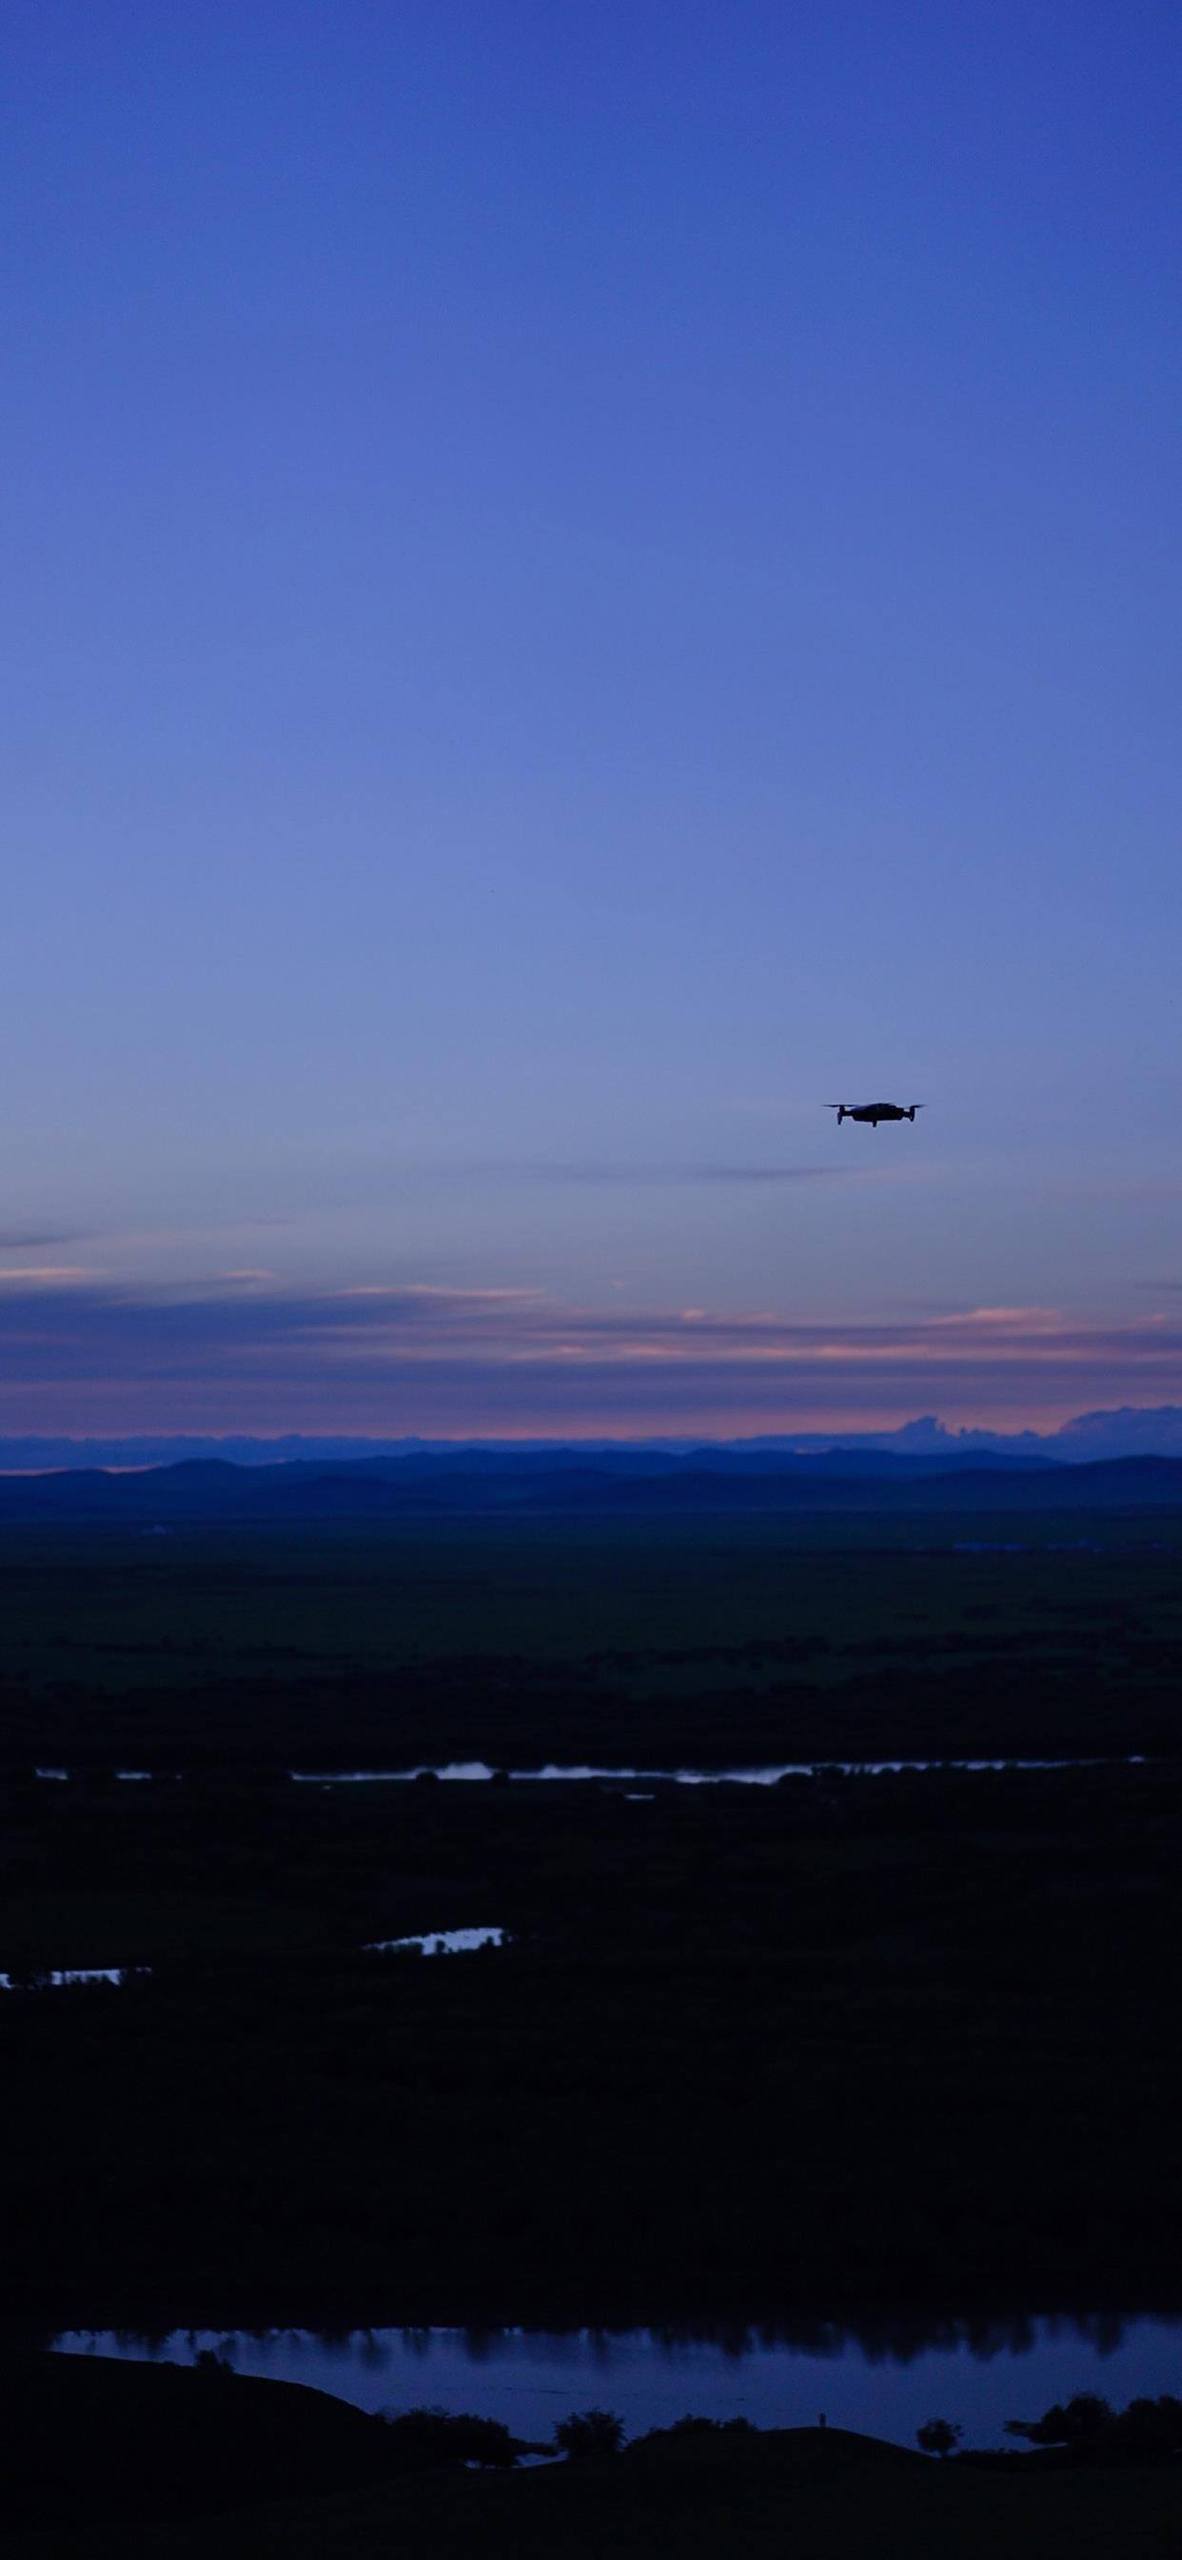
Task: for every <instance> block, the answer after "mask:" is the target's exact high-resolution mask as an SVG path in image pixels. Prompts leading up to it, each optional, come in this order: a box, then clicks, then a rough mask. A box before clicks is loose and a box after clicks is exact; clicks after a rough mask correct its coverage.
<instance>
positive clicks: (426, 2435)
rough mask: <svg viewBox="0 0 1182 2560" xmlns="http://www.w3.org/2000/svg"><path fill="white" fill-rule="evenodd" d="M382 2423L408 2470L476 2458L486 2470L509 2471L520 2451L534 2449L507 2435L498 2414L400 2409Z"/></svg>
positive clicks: (473, 2460) (507, 2430) (429, 2468)
mask: <svg viewBox="0 0 1182 2560" xmlns="http://www.w3.org/2000/svg"><path fill="white" fill-rule="evenodd" d="M386 2425H387V2429H388V2433H389V2442H390V2444H391V2446H392V2447H393V2449H394V2451H395V2452H396V2454H397V2456H398V2458H399V2461H400V2462H404V2463H405V2464H406V2466H407V2468H408V2469H409V2470H418V2469H419V2468H420V2467H421V2468H423V2469H425V2470H433V2469H434V2468H435V2466H436V2465H437V2464H439V2463H449V2462H479V2463H482V2464H483V2465H484V2467H485V2468H486V2469H487V2470H492V2471H510V2470H511V2469H512V2467H513V2465H514V2463H515V2462H516V2460H517V2457H518V2455H519V2454H520V2453H525V2452H528V2451H532V2450H535V2448H533V2447H530V2446H528V2445H526V2444H525V2443H524V2442H521V2441H519V2439H518V2438H517V2437H516V2436H513V2435H511V2434H510V2432H509V2429H508V2427H506V2426H503V2425H502V2423H501V2420H500V2419H499V2418H473V2417H467V2416H463V2415H460V2414H453V2413H452V2412H451V2411H450V2410H446V2409H404V2410H402V2411H401V2412H400V2413H399V2414H398V2415H397V2416H392V2417H388V2418H387V2420H386ZM536 2449H537V2450H540V2448H536Z"/></svg>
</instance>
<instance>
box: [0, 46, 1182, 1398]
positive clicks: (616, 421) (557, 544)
mask: <svg viewBox="0 0 1182 2560" xmlns="http://www.w3.org/2000/svg"><path fill="white" fill-rule="evenodd" d="M0 90H2V92H3V97H4V101H5V105H4V110H3V113H4V135H3V144H2V148H0V160H2V164H3V177H2V180H0V195H2V198H3V202H2V205H0V214H2V219H3V228H4V234H5V238H6V241H7V244H8V278H7V285H6V297H5V298H6V302H7V322H6V331H5V336H6V350H7V352H6V367H5V370H6V396H5V403H4V412H3V422H2V426H0V449H2V454H0V458H2V465H3V485H4V492H5V518H6V532H5V578H4V604H3V615H4V625H5V644H6V645H5V671H4V683H3V687H2V688H0V765H2V770H3V775H4V782H3V799H4V812H5V824H4V842H5V859H4V875H3V876H4V906H3V931H2V935H0V948H2V950H3V980H4V983H3V1004H2V1007H0V1049H2V1053H3V1094H4V1113H3V1121H2V1124H0V1169H2V1175H3V1187H2V1191H0V1430H2V1431H14V1430H35V1429H46V1430H53V1431H63V1430H78V1431H87V1430H102V1431H110V1430H149V1429H165V1428H168V1429H176V1428H185V1427H192V1428H196V1429H201V1430H210V1429H219V1428H223V1427H224V1428H226V1429H243V1428H249V1429H255V1430H268V1429H276V1430H282V1429H289V1428H294V1429H302V1430H315V1429H317V1428H323V1429H325V1430H333V1431H338V1430H355V1431H357V1432H393V1431H402V1430H407V1431H424V1432H454V1433H463V1432H467V1431H479V1432H491V1431H495V1432H504V1433H511V1432H523V1433H537V1432H539V1431H547V1430H567V1429H579V1430H586V1431H611V1432H621V1433H627V1432H629V1431H632V1430H636V1431H641V1432H654V1431H662V1430H672V1431H680V1430H683V1429H690V1430H697V1429H703V1430H708V1431H711V1432H727V1431H732V1430H733V1431H742V1430H775V1429H777V1428H788V1429H791V1428H796V1427H800V1428H806V1427H809V1428H824V1427H829V1426H830V1425H834V1426H845V1427H856V1426H859V1425H862V1424H866V1423H870V1424H873V1425H883V1424H889V1423H891V1422H897V1421H900V1420H903V1419H905V1418H906V1416H907V1415H909V1414H913V1413H915V1412H917V1411H938V1412H940V1413H941V1414H942V1415H943V1416H944V1418H945V1419H946V1420H947V1421H949V1422H953V1423H971V1422H990V1423H999V1424H1005V1425H1007V1426H1013V1425H1017V1424H1023V1423H1033V1424H1036V1425H1040V1424H1041V1425H1046V1424H1048V1423H1053V1422H1055V1421H1056V1420H1059V1419H1061V1418H1062V1417H1063V1416H1065V1415H1067V1414H1070V1413H1074V1412H1077V1411H1079V1410H1080V1409H1081V1408H1082V1407H1087V1406H1095V1405H1100V1404H1113V1403H1125V1402H1128V1403H1142V1404H1161V1403H1166V1402H1170V1401H1182V1294H1180V1292H1182V1167H1180V1164H1179V1154H1178V1130H1179V1123H1180V1119H1182V1062H1180V1058H1179V1041H1178V1028H1179V1001H1178V987H1179V961H1180V956H1182V954H1180V935H1179V908H1180V903H1182V889H1180V878H1182V866H1180V863H1179V846H1178V837H1179V802H1180V793H1179V754H1178V743H1177V711H1178V702H1179V699H1180V696H1182V681H1180V680H1182V666H1180V663H1179V662H1180V659H1182V648H1180V619H1179V611H1178V594H1179V572H1180V567H1182V563H1180V560H1179V549H1180V545H1179V517H1180V509H1179V466H1178V453H1179V443H1178V437H1179V424H1180V421H1179V408H1180V406H1182V398H1180V383H1182V367H1180V361H1179V334H1178V309H1179V303H1178V295H1179V284H1180V280H1182V279H1180V272H1179V270H1180V263H1182V262H1180V257H1179V251H1180V247H1182V155H1180V154H1179V150H1178V134H1179V130H1180V121H1182V19H1180V18H1179V14H1178V11H1177V8H1176V6H1174V5H1173V0H1169V5H1167V0H955V5H952V0H891V5H889V6H887V5H884V0H816V5H814V6H811V7H794V6H791V5H785V0H582V5H580V0H571V5H567V6H555V5H554V0H331V6H330V5H328V0H315V5H313V0H273V5H266V0H202V5H200V6H192V7H165V6H163V5H161V0H8V6H7V8H6V10H5V12H4V15H3V22H2V26H0ZM876 1095H887V1096H894V1097H896V1098H898V1099H899V1100H902V1101H905V1102H907V1101H911V1100H912V1099H914V1098H922V1099H924V1100H925V1101H926V1102H927V1104H928V1105H929V1108H928V1110H927V1111H926V1113H924V1114H921V1115H920V1118H919V1120H918V1122H917V1124H916V1126H915V1127H914V1128H912V1127H910V1126H909V1125H905V1126H904V1127H902V1128H896V1129H886V1128H884V1129H882V1130H880V1131H879V1132H877V1133H874V1132H872V1131H870V1130H867V1129H862V1128H856V1127H854V1128H851V1127H850V1126H848V1125H847V1126H845V1127H843V1128H842V1129H841V1130H840V1131H839V1130H838V1129H837V1128H836V1126H835V1125H834V1123H833V1121H832V1119H831V1117H830V1115H829V1114H828V1113H827V1112H826V1111H825V1110H824V1109H823V1108H822V1106H823V1104H824V1103H825V1102H826V1101H828V1100H829V1099H831V1098H833V1099H836V1098H838V1097H841V1096H844V1097H845V1098H847V1099H857V1098H863V1097H867V1096H876Z"/></svg>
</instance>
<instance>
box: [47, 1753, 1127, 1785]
mask: <svg viewBox="0 0 1182 2560" xmlns="http://www.w3.org/2000/svg"><path fill="white" fill-rule="evenodd" d="M1144 1765H1145V1755H1144V1753H1143V1752H1139V1751H1134V1752H1128V1753H1125V1754H1124V1755H1122V1756H1120V1757H1119V1758H1110V1757H1105V1756H1102V1755H1101V1756H1097V1757H1093V1758H1090V1759H1059V1760H774V1761H771V1762H769V1763H768V1765H767V1766H766V1767H763V1768H747V1769H607V1768H597V1767H593V1766H592V1765H591V1764H590V1763H589V1762H580V1763H578V1764H570V1765H568V1764H567V1763H565V1762H559V1761H557V1760H547V1761H546V1762H545V1763H544V1764H543V1766H542V1767H541V1768H538V1769H496V1768H494V1767H493V1765H492V1762H491V1761H489V1760H445V1761H441V1762H439V1763H437V1764H436V1765H434V1766H432V1765H430V1764H429V1763H426V1762H420V1764H419V1765H418V1766H417V1767H416V1768H413V1769H289V1771H288V1776H289V1777H290V1778H291V1779H292V1781H293V1782H294V1784H295V1785H296V1786H297V1787H380V1786H409V1785H411V1784H413V1782H414V1781H415V1780H416V1779H418V1778H427V1779H431V1778H438V1779H443V1780H446V1781H448V1782H449V1783H459V1784H460V1785H467V1786H479V1785H482V1784H488V1783H490V1782H491V1780H492V1779H494V1778H496V1779H498V1780H500V1781H502V1782H505V1783H508V1784H511V1785H513V1786H524V1785H528V1784H531V1783H533V1784H538V1783H546V1784H548V1785H551V1786H556V1785H567V1784H570V1785H575V1784H581V1783H585V1782H586V1781H587V1780H589V1779H599V1780H603V1781H606V1782H607V1783H609V1784H618V1785H621V1786H624V1785H629V1784H631V1783H632V1782H633V1781H634V1780H642V1779H643V1780H644V1781H645V1782H646V1783H652V1784H656V1783H660V1784H661V1785H664V1786H671V1787H719V1786H729V1787H776V1786H778V1785H779V1783H780V1780H781V1779H782V1778H826V1777H842V1778H890V1777H903V1776H906V1775H907V1774H908V1773H910V1772H918V1771H923V1770H953V1771H959V1772H960V1773H961V1774H970V1775H976V1776H984V1775H987V1774H989V1773H992V1774H994V1775H999V1774H1001V1773H1003V1772H1005V1771H1006V1770H1010V1769H1019V1770H1020V1769H1140V1768H1143V1767H1144ZM62 1774H63V1775H64V1772H63V1773H62Z"/></svg>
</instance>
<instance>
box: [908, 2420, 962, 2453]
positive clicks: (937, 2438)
mask: <svg viewBox="0 0 1182 2560" xmlns="http://www.w3.org/2000/svg"><path fill="white" fill-rule="evenodd" d="M963 2434H964V2429H963V2427H958V2426H955V2425H954V2424H953V2421H952V2419H951V2418H927V2419H925V2421H924V2424H923V2425H922V2427H917V2428H916V2430H915V2440H916V2443H917V2444H918V2445H919V2447H920V2450H921V2452H923V2453H938V2454H939V2456H940V2460H941V2462H943V2461H945V2460H946V2459H947V2457H948V2455H949V2454H950V2453H955V2451H956V2448H957V2446H958V2444H959V2443H960V2439H961V2437H962V2435H963Z"/></svg>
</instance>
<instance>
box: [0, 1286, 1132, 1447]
mask: <svg viewBox="0 0 1182 2560" xmlns="http://www.w3.org/2000/svg"><path fill="white" fill-rule="evenodd" d="M0 1391H2V1402H0V1412H2V1414H3V1418H4V1420H5V1423H6V1426H7V1427H8V1428H10V1429H12V1428H17V1427H20V1428H24V1429H37V1428H44V1429H52V1430H67V1429H82V1428H85V1427H87V1426H88V1425H94V1424H96V1423H101V1424H102V1426H103V1427H106V1428H119V1429H124V1430H130V1429H133V1428H153V1429H163V1428H179V1427H182V1426H184V1425H186V1424H189V1425H193V1426H196V1425H198V1424H204V1425H207V1426H208V1425H210V1424H214V1425H215V1426H216V1427H225V1428H231V1427H254V1428H260V1429H283V1428H287V1427H295V1426H296V1425H302V1426H303V1427H317V1425H319V1427H321V1428H324V1429H350V1428H351V1429H354V1430H382V1431H386V1430H392V1429H406V1430H423V1431H435V1432H448V1431H452V1432H460V1433H463V1432H467V1431H475V1430H482V1429H496V1430H501V1431H510V1432H511V1431H515V1430H516V1431H531V1430H562V1431H567V1430H570V1431H578V1430H587V1431H593V1430H596V1429H609V1430H617V1431H626V1430H629V1429H637V1430H640V1429H646V1430H653V1429H661V1428H668V1429H671V1430H682V1429H691V1430H697V1429H703V1430H719V1431H722V1430H731V1429H743V1428H754V1429H775V1428H777V1427H778V1426H779V1425H780V1424H783V1425H785V1426H789V1427H793V1428H804V1427H806V1425H807V1426H810V1427H811V1426H812V1425H814V1424H815V1425H817V1426H818V1427H838V1426H841V1425H844V1426H846V1427H852V1426H854V1425H855V1424H859V1423H862V1422H864V1421H871V1420H883V1419H892V1418H893V1419H903V1418H905V1417H906V1416H907V1415H908V1414H909V1413H913V1412H914V1411H915V1410H916V1409H917V1407H919V1408H921V1409H931V1408H932V1407H934V1406H937V1405H938V1407H939V1409H940V1410H941V1411H942V1412H943V1413H944V1414H945V1415H946V1416H947V1417H948V1418H950V1419H952V1420H955V1421H964V1422H971V1421H974V1420H990V1419H999V1418H1002V1417H1005V1418H1007V1419H1018V1420H1030V1421H1038V1420H1040V1419H1042V1420H1046V1419H1049V1418H1055V1417H1057V1416H1060V1415H1063V1416H1065V1415H1066V1414H1068V1413H1070V1412H1074V1411H1077V1410H1078V1409H1079V1406H1080V1405H1081V1404H1082V1403H1088V1404H1108V1403H1113V1402H1119V1401H1125V1402H1133V1403H1137V1402H1145V1401H1147V1400H1150V1399H1154V1398H1156V1399H1158V1400H1161V1401H1176V1400H1178V1399H1179V1395H1180V1392H1182V1319H1179V1320H1175V1319H1174V1318H1173V1317H1172V1316H1166V1315H1163V1314H1160V1313H1154V1314H1152V1315H1149V1316H1146V1317H1143V1318H1140V1319H1137V1320H1128V1321H1123V1322H1122V1321H1104V1320H1102V1319H1096V1320H1085V1319H1083V1318H1080V1317H1078V1316H1073V1315H1068V1314H1065V1313H1063V1312H1061V1311H1059V1310H1057V1309H1055V1308H1049V1307H1037V1306H1035V1307H988V1306H986V1307H977V1308H972V1309H967V1310H961V1311H953V1312H949V1311H947V1310H942V1311H940V1312H932V1313H915V1314H910V1315H907V1316H903V1317H897V1318H893V1319H891V1320H889V1321H883V1322H880V1323H873V1322H845V1321H840V1322H836V1321H835V1322H829V1321H825V1320H822V1319H818V1318H815V1317H814V1318H804V1319H802V1318H796V1317H792V1316H788V1315H784V1314H780V1313H778V1312H776V1311H775V1310H765V1311H758V1310H757V1311H753V1312H751V1313H748V1314H734V1313H727V1312H725V1311H719V1310H711V1309H709V1308H700V1307H691V1308H678V1309H668V1310H656V1311H653V1310H647V1309H637V1308H629V1307H628V1306H626V1305H622V1304H620V1303H618V1302H613V1304H612V1305H610V1306H608V1307H587V1306H572V1305H566V1304H563V1303H561V1302H560V1301H558V1300H556V1299H554V1298H551V1297H549V1296H547V1295H546V1294H545V1293H543V1292H541V1291H533V1290H528V1289H512V1288H511V1289H505V1288H498V1287H490V1288H452V1287H448V1286H431V1285H426V1284H420V1285H417V1286H411V1287H406V1286H402V1287H387V1286H383V1285H380V1284H368V1285H364V1284H362V1285H358V1286H355V1287H352V1288H342V1289H336V1290H321V1291H315V1292H309V1291H303V1292H301V1291H297V1290H291V1289H283V1288H280V1287H276V1286H273V1285H271V1284H269V1280H268V1275H266V1274H265V1273H263V1272H255V1271H253V1270H252V1271H248V1272H247V1271H244V1272H242V1273H239V1274H237V1275H234V1276H232V1277H231V1276H227V1277H225V1278H224V1279H223V1280H222V1281H221V1282H220V1283H219V1284H218V1285H217V1286H206V1287H204V1288H192V1289H188V1290H185V1289H180V1288H173V1289H163V1288H161V1289H155V1290H146V1289H142V1288H140V1289H135V1288H132V1287H130V1286H122V1287H121V1286H117V1285H114V1284H111V1283H99V1282H97V1281H95V1280H94V1279H93V1278H90V1277H88V1276H87V1275H86V1274H85V1273H74V1272H71V1271H68V1270H65V1269H62V1268H61V1267H59V1266H45V1267H44V1268H42V1269H40V1270H38V1271H36V1272H20V1273H10V1274H8V1275H7V1276H6V1278H5V1281H4V1285H3V1286H2V1287H0Z"/></svg>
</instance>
